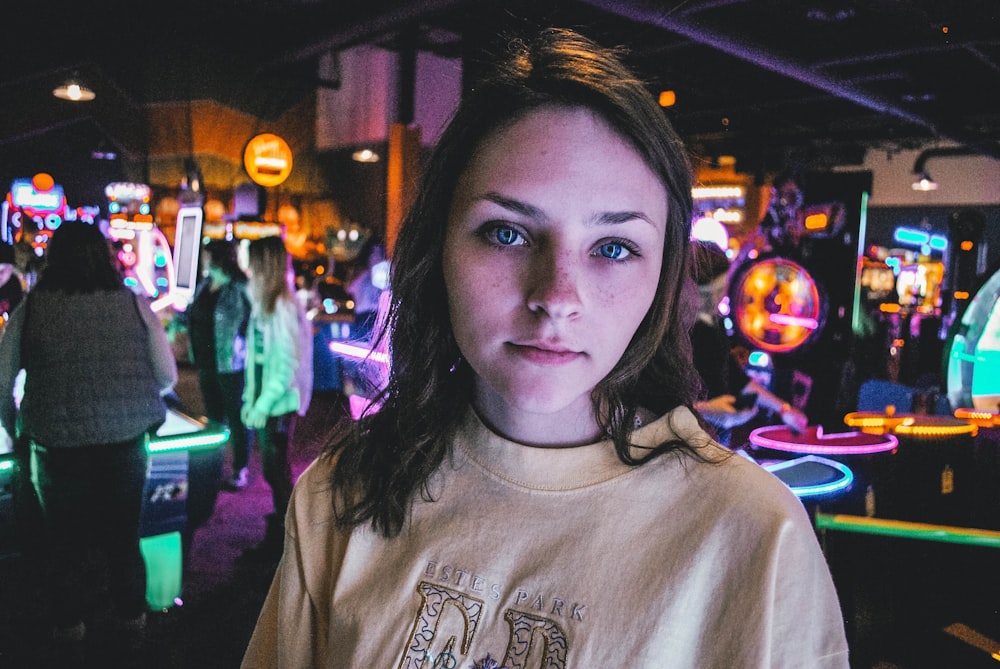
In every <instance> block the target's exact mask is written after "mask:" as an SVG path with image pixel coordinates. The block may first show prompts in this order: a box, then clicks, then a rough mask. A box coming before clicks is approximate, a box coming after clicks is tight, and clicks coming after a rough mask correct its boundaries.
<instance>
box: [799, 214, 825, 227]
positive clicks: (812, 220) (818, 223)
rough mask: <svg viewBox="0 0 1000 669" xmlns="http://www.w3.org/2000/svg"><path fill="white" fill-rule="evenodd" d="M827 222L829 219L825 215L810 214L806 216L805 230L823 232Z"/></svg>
mask: <svg viewBox="0 0 1000 669" xmlns="http://www.w3.org/2000/svg"><path fill="white" fill-rule="evenodd" d="M829 222H830V219H829V218H827V215H826V214H810V215H809V216H806V220H805V226H806V230H825V229H826V226H827V223H829Z"/></svg>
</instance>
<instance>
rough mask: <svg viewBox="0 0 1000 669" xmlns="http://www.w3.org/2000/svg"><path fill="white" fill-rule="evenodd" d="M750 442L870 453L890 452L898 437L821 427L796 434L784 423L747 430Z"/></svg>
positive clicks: (818, 451)
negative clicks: (831, 430) (828, 432)
mask: <svg viewBox="0 0 1000 669" xmlns="http://www.w3.org/2000/svg"><path fill="white" fill-rule="evenodd" d="M750 443H751V444H753V445H754V446H758V447H761V448H770V449H772V450H776V451H786V452H789V453H807V454H812V455H873V454H875V453H887V452H889V451H893V450H895V449H896V447H897V446H898V445H899V440H898V439H896V437H894V436H893V435H891V434H868V433H867V432H835V433H833V434H823V428H822V426H817V427H814V428H808V429H807V430H805V431H804V432H802V433H800V434H796V433H794V432H793V431H792V430H791V428H788V427H785V426H784V425H767V426H765V427H759V428H757V429H756V430H754V431H753V432H751V433H750Z"/></svg>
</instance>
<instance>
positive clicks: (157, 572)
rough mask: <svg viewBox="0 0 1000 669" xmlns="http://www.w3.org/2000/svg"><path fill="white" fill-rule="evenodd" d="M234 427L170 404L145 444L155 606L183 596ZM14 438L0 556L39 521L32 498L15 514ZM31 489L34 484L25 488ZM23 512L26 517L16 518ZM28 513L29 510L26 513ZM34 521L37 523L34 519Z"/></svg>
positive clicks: (144, 535) (16, 549) (150, 588)
mask: <svg viewBox="0 0 1000 669" xmlns="http://www.w3.org/2000/svg"><path fill="white" fill-rule="evenodd" d="M228 439H229V429H228V428H227V427H226V426H225V425H222V424H219V423H216V422H214V421H211V420H209V419H207V418H204V417H198V416H194V415H192V414H191V413H189V412H187V411H185V410H184V409H183V408H181V407H180V406H179V405H176V404H172V405H171V406H170V407H169V409H168V411H167V417H166V420H165V421H164V423H163V425H161V426H160V427H159V429H157V431H156V434H155V435H153V436H152V437H151V438H150V440H149V442H148V444H147V449H148V450H149V454H150V458H149V474H148V476H147V479H146V488H145V492H144V503H143V511H142V519H141V521H140V536H141V539H140V543H141V547H142V552H143V557H144V558H145V559H146V569H147V588H146V599H147V602H148V604H149V606H150V608H151V609H152V610H163V609H168V608H170V607H173V606H175V605H177V604H179V603H180V591H181V578H182V573H183V561H184V554H185V551H186V547H187V544H189V542H190V540H191V536H192V533H193V532H194V530H195V529H197V528H198V527H199V526H201V525H202V524H204V523H205V521H207V520H208V518H209V516H211V515H212V511H213V510H214V508H215V501H216V498H217V495H218V490H219V480H220V478H221V473H222V461H223V456H224V448H223V447H224V446H225V444H226V442H227V441H228ZM23 460H24V458H19V456H18V454H17V453H16V452H15V450H14V448H13V447H12V445H10V444H8V445H6V446H4V445H0V560H2V559H3V558H10V557H15V556H17V555H19V554H20V553H21V549H22V545H21V544H22V541H24V540H26V539H27V538H26V537H25V536H23V534H24V533H25V528H28V529H27V531H30V528H31V527H32V526H35V527H36V528H37V520H36V519H34V518H33V517H32V516H31V514H32V513H38V509H37V501H35V502H34V504H35V507H34V508H31V504H30V502H29V504H28V505H27V506H28V508H27V509H26V510H24V509H25V506H23V505H22V506H21V509H22V510H21V511H19V512H18V513H15V500H14V496H15V491H16V489H17V488H19V487H20V488H21V489H22V490H23V489H24V487H23V484H24V481H23V480H20V481H19V477H20V476H21V474H22V471H23V467H24V465H23V464H21V463H22V462H23ZM28 489H29V490H30V487H29V488H28ZM18 514H21V517H20V518H19V517H18ZM24 514H27V515H28V518H27V519H26V518H25V517H24ZM32 520H36V522H32Z"/></svg>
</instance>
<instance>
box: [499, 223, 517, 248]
mask: <svg viewBox="0 0 1000 669" xmlns="http://www.w3.org/2000/svg"><path fill="white" fill-rule="evenodd" d="M493 238H494V239H495V240H496V241H497V243H498V244H501V245H502V246H512V245H514V244H516V243H517V241H518V240H519V239H520V238H521V233H519V232H518V231H517V230H514V229H513V228H506V227H498V228H496V229H495V230H494V231H493Z"/></svg>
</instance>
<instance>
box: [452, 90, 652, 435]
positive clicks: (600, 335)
mask: <svg viewBox="0 0 1000 669" xmlns="http://www.w3.org/2000/svg"><path fill="white" fill-rule="evenodd" d="M666 220H667V194H666V189H665V188H664V186H663V184H662V183H661V181H660V180H659V178H658V177H657V176H656V175H655V174H654V173H653V172H652V171H651V170H650V169H649V168H648V167H647V166H646V164H645V162H643V160H642V158H641V157H640V156H639V155H638V154H637V153H636V152H635V150H634V149H632V147H631V146H630V145H629V144H628V143H627V142H625V141H624V140H622V139H621V138H620V137H619V136H618V135H617V134H616V133H615V132H614V131H613V130H611V128H610V127H609V126H607V125H606V124H605V123H604V122H603V121H602V120H600V119H599V118H598V117H596V116H594V115H593V114H592V113H591V112H589V111H587V110H585V109H578V108H573V109H561V108H545V109H542V110H539V111H536V112H533V113H531V114H530V115H528V116H527V117H525V118H523V119H521V120H520V121H518V122H517V123H515V124H514V125H512V126H510V127H507V128H504V129H502V130H500V131H498V132H496V133H494V134H493V135H491V136H489V137H487V139H486V140H485V141H484V143H483V144H482V145H481V146H480V147H479V149H478V151H477V152H476V153H475V155H474V157H473V159H472V160H471V162H470V163H469V165H468V167H467V169H466V171H465V172H464V173H463V175H462V176H461V177H460V179H459V181H458V184H457V187H456V190H455V194H454V199H453V201H452V205H451V210H450V213H449V217H448V229H447V234H446V238H445V247H444V277H445V285H446V289H447V293H448V306H449V310H450V314H451V324H452V329H453V331H454V334H455V338H456V341H457V343H458V346H459V349H460V350H461V352H462V355H463V356H464V357H465V359H466V360H467V361H468V363H469V364H470V365H471V367H472V369H473V371H474V372H475V377H476V378H475V396H474V400H473V401H474V404H475V406H476V408H477V410H478V411H479V412H480V415H482V416H483V417H484V418H485V419H486V420H487V421H488V422H489V423H491V425H492V426H493V427H494V428H496V429H499V430H500V431H501V432H503V433H504V434H505V435H506V436H508V437H510V438H513V439H516V440H519V441H523V442H525V443H537V444H544V443H549V444H556V443H564V444H568V443H572V442H574V441H575V442H577V443H580V442H581V441H583V440H586V439H588V438H592V437H593V436H595V435H596V422H595V419H594V416H593V410H592V407H591V401H590V393H591V390H592V389H593V388H594V386H596V385H597V383H599V382H600V381H601V380H602V379H603V378H604V377H605V376H606V375H607V374H608V373H609V372H610V371H611V369H612V368H613V367H614V366H615V364H616V363H617V362H618V360H619V359H620V358H621V356H622V354H623V353H624V351H625V349H626V348H627V346H628V344H629V341H630V340H631V339H632V336H633V334H635V331H636V330H637V328H638V327H639V324H640V322H641V321H642V319H643V317H644V316H645V315H646V313H647V311H648V310H649V308H650V306H651V305H652V302H653V299H654V296H655V294H656V288H657V281H658V279H659V275H660V266H661V263H662V257H663V245H664V234H665V226H666Z"/></svg>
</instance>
